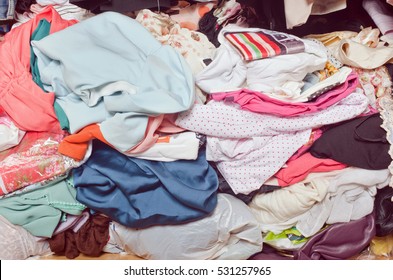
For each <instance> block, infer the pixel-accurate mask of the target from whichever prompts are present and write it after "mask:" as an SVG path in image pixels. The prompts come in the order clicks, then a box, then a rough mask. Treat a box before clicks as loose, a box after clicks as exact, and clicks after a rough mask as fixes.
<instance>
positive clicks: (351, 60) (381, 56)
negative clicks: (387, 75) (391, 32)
mask: <svg viewBox="0 0 393 280" xmlns="http://www.w3.org/2000/svg"><path fill="white" fill-rule="evenodd" d="M378 35H379V30H378V29H376V28H374V29H372V28H370V27H369V28H365V29H363V30H362V31H361V32H359V33H356V32H352V31H337V32H331V33H325V34H311V35H308V36H306V38H313V39H317V40H318V41H320V42H322V43H323V44H324V45H325V46H326V47H327V48H328V49H329V51H330V52H331V53H332V54H333V55H334V57H335V58H337V59H338V60H339V61H340V62H341V63H343V64H345V65H348V66H352V67H357V68H363V69H375V68H377V67H380V66H382V65H384V64H386V63H392V62H393V45H392V44H389V45H388V46H385V42H383V41H382V39H383V37H381V38H378ZM387 43H389V42H387Z"/></svg>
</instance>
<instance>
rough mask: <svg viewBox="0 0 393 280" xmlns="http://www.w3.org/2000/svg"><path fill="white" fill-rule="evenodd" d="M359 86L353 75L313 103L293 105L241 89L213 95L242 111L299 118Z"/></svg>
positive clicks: (327, 105) (341, 97)
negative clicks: (238, 106)
mask: <svg viewBox="0 0 393 280" xmlns="http://www.w3.org/2000/svg"><path fill="white" fill-rule="evenodd" d="M357 85H358V76H357V74H355V73H351V74H350V75H349V76H348V78H347V80H346V81H345V83H343V84H342V85H339V86H337V87H335V88H334V89H332V90H330V91H328V92H326V93H325V94H323V95H321V96H320V97H318V98H317V99H316V100H314V101H311V102H298V103H291V102H285V101H282V100H278V99H275V98H271V97H269V96H267V95H266V94H264V93H262V92H259V91H253V90H249V89H245V88H244V89H240V90H237V91H231V92H220V93H214V94H211V97H212V99H214V100H218V101H220V100H225V101H227V102H235V103H238V104H239V105H240V106H241V108H242V109H244V110H248V111H252V112H256V113H264V114H273V115H278V116H286V117H290V116H298V115H303V114H305V113H313V112H317V111H320V110H322V109H326V108H328V107H329V106H331V105H333V104H335V103H337V102H338V101H340V100H341V99H343V98H345V97H346V96H348V95H349V94H351V93H352V92H354V91H355V89H356V87H357Z"/></svg>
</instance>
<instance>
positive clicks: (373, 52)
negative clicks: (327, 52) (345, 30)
mask: <svg viewBox="0 0 393 280" xmlns="http://www.w3.org/2000/svg"><path fill="white" fill-rule="evenodd" d="M334 55H335V56H336V57H337V59H338V60H340V61H341V62H342V63H343V64H345V65H348V66H353V67H358V68H363V69H375V68H377V67H380V66H382V65H384V64H386V63H393V46H388V47H385V46H380V47H376V48H370V47H368V46H365V45H362V44H360V43H357V42H355V41H353V40H350V39H344V40H341V42H340V44H339V46H338V48H337V49H336V52H335V53H334Z"/></svg>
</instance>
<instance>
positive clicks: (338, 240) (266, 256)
mask: <svg viewBox="0 0 393 280" xmlns="http://www.w3.org/2000/svg"><path fill="white" fill-rule="evenodd" d="M374 236H375V216H374V213H371V214H370V215H367V216H365V217H363V218H361V219H359V220H356V221H350V222H348V223H336V224H333V225H331V226H328V227H327V228H326V229H324V230H322V231H320V232H318V233H317V234H315V235H314V236H312V237H311V238H310V239H309V240H308V241H307V242H306V244H304V245H303V247H301V248H300V249H298V250H295V251H293V252H291V251H286V252H281V253H280V252H279V251H276V250H275V249H274V248H272V247H270V246H267V245H266V244H264V245H263V250H262V251H261V252H260V253H258V254H255V255H253V256H251V257H250V258H249V259H250V260H289V259H295V260H344V259H349V258H351V257H353V256H356V255H357V254H359V253H361V252H362V251H363V250H364V249H365V248H367V246H368V245H369V244H370V242H371V240H372V239H373V238H374Z"/></svg>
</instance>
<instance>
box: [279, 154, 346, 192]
mask: <svg viewBox="0 0 393 280" xmlns="http://www.w3.org/2000/svg"><path fill="white" fill-rule="evenodd" d="M345 167H347V165H345V164H342V163H339V162H337V161H335V160H332V159H326V158H322V159H321V158H316V157H313V156H312V155H311V154H310V153H305V154H303V155H302V156H300V157H298V158H297V159H295V160H292V161H290V162H288V163H287V167H286V168H281V169H280V170H279V171H278V172H277V173H276V174H275V175H274V177H276V178H277V180H278V184H279V185H280V186H281V187H286V186H289V185H293V184H295V183H298V182H301V181H303V179H304V178H306V177H307V175H308V174H310V173H312V172H328V171H332V170H340V169H344V168H345Z"/></svg>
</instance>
